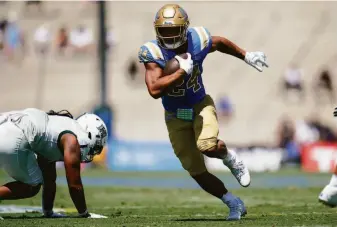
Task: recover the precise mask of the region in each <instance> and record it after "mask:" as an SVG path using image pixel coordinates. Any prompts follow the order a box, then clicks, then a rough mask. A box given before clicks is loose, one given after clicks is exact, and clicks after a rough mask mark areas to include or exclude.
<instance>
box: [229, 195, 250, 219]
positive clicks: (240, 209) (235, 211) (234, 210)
mask: <svg viewBox="0 0 337 227" xmlns="http://www.w3.org/2000/svg"><path fill="white" fill-rule="evenodd" d="M227 206H228V208H229V215H228V217H227V218H226V220H227V221H237V220H240V219H241V217H244V216H245V215H246V214H247V209H246V207H245V204H244V203H243V202H242V200H241V199H240V198H239V197H236V198H235V199H233V200H231V201H229V202H228V203H227Z"/></svg>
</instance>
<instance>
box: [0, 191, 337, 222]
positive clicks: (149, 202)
mask: <svg viewBox="0 0 337 227" xmlns="http://www.w3.org/2000/svg"><path fill="white" fill-rule="evenodd" d="M320 190H321V188H304V189H303V188H301V189H299V188H283V189H249V188H247V189H240V190H235V191H234V193H235V194H237V195H240V196H241V198H242V199H243V200H244V201H245V203H246V205H247V206H248V215H247V216H246V217H245V218H244V219H242V220H241V221H239V222H226V221H225V220H224V217H225V216H226V215H227V213H228V209H227V208H226V207H225V206H224V205H223V204H222V203H221V202H220V201H219V200H218V199H215V198H213V197H211V196H209V195H208V194H206V193H204V192H202V191H201V190H197V189H195V190H190V189H146V188H115V187H86V191H85V192H86V197H87V203H88V204H89V209H90V211H91V212H95V213H99V214H104V215H107V216H108V217H109V218H108V219H91V220H90V219H79V218H71V219H53V220H49V219H43V218H40V214H36V213H35V214H34V213H26V214H24V215H23V214H3V215H2V216H3V217H4V218H5V220H4V221H0V226H6V227H21V226H34V227H36V226H58V227H61V226H62V227H66V226H69V227H73V226H81V227H87V226H92V227H93V226H97V227H98V226H193V227H196V226H203V227H205V226H207V225H211V226H212V227H215V226H318V225H319V226H334V225H336V224H337V210H336V209H331V208H327V207H324V206H323V205H321V204H319V203H318V202H317V196H318V193H319V192H320ZM40 198H41V195H38V196H36V197H35V198H33V199H26V200H21V201H3V202H2V205H4V204H24V205H34V206H39V205H40V204H41V202H40ZM55 207H64V208H73V204H72V202H71V200H70V198H69V194H68V191H67V188H66V187H64V186H60V187H58V189H57V199H56V202H55ZM72 215H75V214H72Z"/></svg>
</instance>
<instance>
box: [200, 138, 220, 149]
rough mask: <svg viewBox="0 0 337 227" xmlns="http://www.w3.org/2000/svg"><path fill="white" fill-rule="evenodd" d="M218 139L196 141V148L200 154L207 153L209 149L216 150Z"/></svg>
mask: <svg viewBox="0 0 337 227" xmlns="http://www.w3.org/2000/svg"><path fill="white" fill-rule="evenodd" d="M217 144H218V139H217V138H208V139H199V140H198V141H197V147H198V149H199V151H201V152H207V151H209V150H210V149H212V148H214V147H215V149H217Z"/></svg>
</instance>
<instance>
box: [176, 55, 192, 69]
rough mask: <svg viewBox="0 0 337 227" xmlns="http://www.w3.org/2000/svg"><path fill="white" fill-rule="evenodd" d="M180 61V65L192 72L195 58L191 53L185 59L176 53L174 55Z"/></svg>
mask: <svg viewBox="0 0 337 227" xmlns="http://www.w3.org/2000/svg"><path fill="white" fill-rule="evenodd" d="M174 58H175V59H177V61H178V62H179V66H180V68H181V69H183V70H184V71H185V72H186V73H187V74H191V73H192V70H193V60H192V58H191V54H190V53H187V59H183V58H182V57H180V56H178V55H176V56H175V57H174Z"/></svg>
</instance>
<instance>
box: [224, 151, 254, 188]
mask: <svg viewBox="0 0 337 227" xmlns="http://www.w3.org/2000/svg"><path fill="white" fill-rule="evenodd" d="M228 152H229V153H230V157H229V158H227V157H226V158H224V159H223V164H224V165H225V166H227V167H228V168H229V169H230V171H231V172H232V174H233V175H234V177H235V178H236V179H237V181H238V182H239V183H240V185H241V186H243V187H248V186H249V185H250V173H249V170H248V168H247V167H246V165H245V164H244V163H243V161H242V160H240V159H239V157H238V156H237V155H236V153H235V152H234V151H230V150H228Z"/></svg>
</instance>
